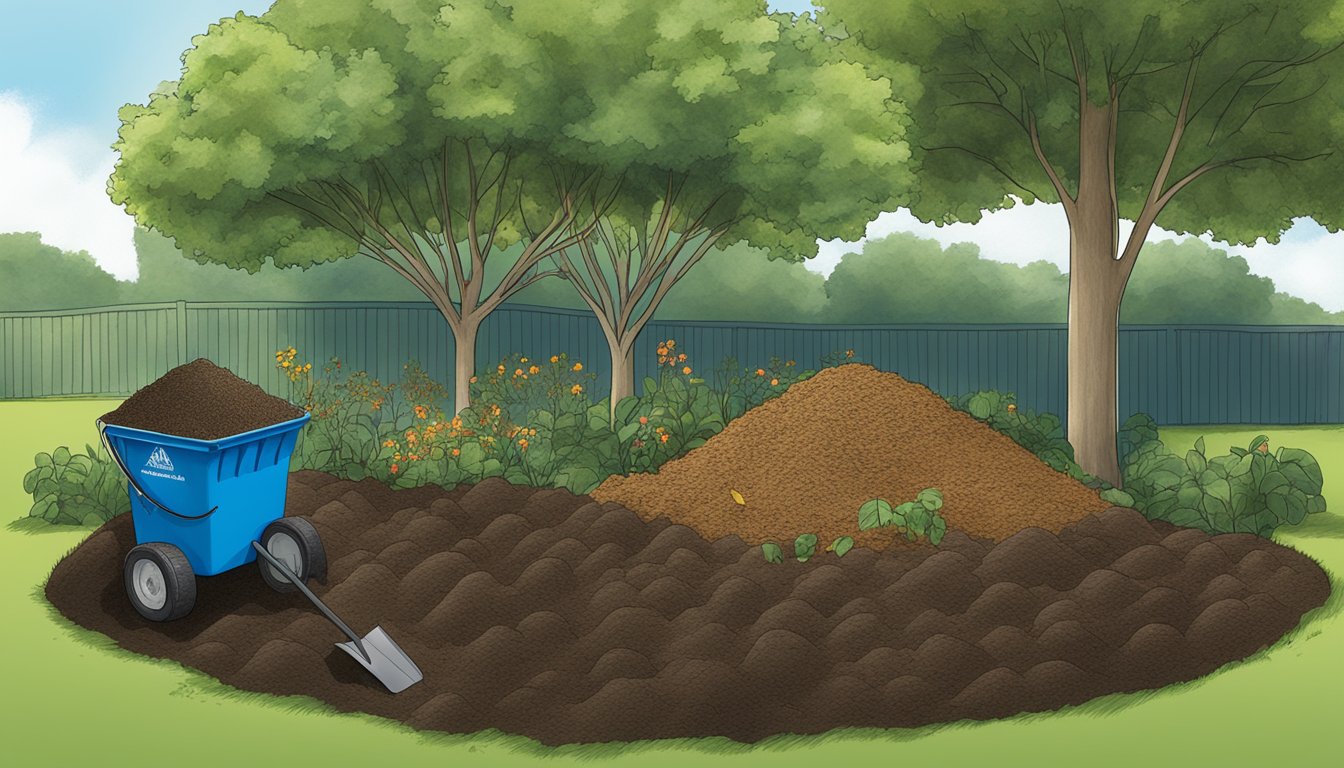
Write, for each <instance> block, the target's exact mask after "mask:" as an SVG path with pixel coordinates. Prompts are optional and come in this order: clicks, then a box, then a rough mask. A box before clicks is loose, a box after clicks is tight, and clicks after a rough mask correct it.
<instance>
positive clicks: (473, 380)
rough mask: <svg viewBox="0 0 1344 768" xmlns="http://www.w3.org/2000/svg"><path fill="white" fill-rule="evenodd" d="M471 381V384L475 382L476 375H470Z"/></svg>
mask: <svg viewBox="0 0 1344 768" xmlns="http://www.w3.org/2000/svg"><path fill="white" fill-rule="evenodd" d="M471 383H472V384H475V383H476V377H475V376H472V377H471Z"/></svg>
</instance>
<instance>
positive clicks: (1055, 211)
mask: <svg viewBox="0 0 1344 768" xmlns="http://www.w3.org/2000/svg"><path fill="white" fill-rule="evenodd" d="M1133 227H1134V225H1133V223H1132V222H1129V221H1123V220H1122V221H1121V222H1120V237H1121V242H1123V241H1124V239H1125V238H1128V237H1129V233H1130V231H1131V230H1132V229H1133ZM893 232H913V233H915V234H916V235H919V236H920V237H927V238H931V239H933V240H936V241H938V243H939V244H941V245H942V246H944V247H946V246H948V245H951V244H953V243H974V244H976V245H978V246H979V247H980V253H981V254H982V255H983V256H984V257H985V258H987V259H993V260H995V261H1003V262H1008V263H1012V264H1028V263H1030V262H1033V261H1042V260H1044V261H1048V262H1050V263H1052V264H1054V265H1055V266H1057V267H1059V269H1060V271H1062V272H1067V271H1068V269H1069V225H1068V221H1067V220H1066V219H1065V217H1064V210H1063V209H1062V208H1061V207H1060V206H1059V205H1047V204H1043V203H1037V204H1035V205H1018V206H1016V207H1014V208H1009V209H1007V210H1003V211H994V212H992V213H987V214H985V216H984V218H983V219H981V220H980V223H978V224H949V225H946V226H942V227H936V226H934V225H932V224H925V223H923V222H920V221H919V220H918V219H916V218H915V217H914V216H912V215H910V212H909V211H907V210H905V209H904V208H902V209H900V210H899V211H896V212H894V213H883V214H881V215H880V216H878V217H877V219H875V220H874V221H873V222H872V223H870V224H869V225H868V229H867V230H866V232H865V235H866V236H865V238H864V239H865V240H871V239H876V238H880V237H885V236H886V235H889V234H891V233H893ZM1187 237H1189V235H1177V234H1175V233H1172V232H1168V231H1167V230H1164V229H1160V228H1156V227H1154V228H1153V230H1152V231H1151V232H1149V233H1148V242H1156V241H1159V240H1176V241H1182V240H1185V239H1186V238H1187ZM1200 239H1201V240H1203V241H1204V242H1205V243H1208V244H1209V245H1211V246H1213V247H1215V248H1219V249H1222V250H1226V251H1227V252H1228V253H1229V254H1232V255H1235V256H1242V257H1244V258H1245V259H1246V262H1247V264H1248V265H1249V266H1250V269H1251V272H1252V273H1254V274H1256V275H1260V276H1262V277H1268V278H1269V279H1271V280H1273V281H1274V285H1275V286H1276V287H1277V290H1280V291H1283V292H1285V293H1290V294H1292V295H1294V296H1297V297H1300V298H1303V299H1306V300H1307V301H1314V302H1316V303H1317V304H1320V305H1321V306H1322V307H1324V308H1325V309H1327V310H1330V311H1332V312H1337V311H1340V310H1344V232H1340V233H1336V234H1330V233H1328V232H1326V231H1325V229H1324V228H1323V227H1321V226H1319V225H1318V224H1316V222H1314V221H1312V220H1311V219H1299V220H1298V221H1297V222H1295V223H1294V226H1293V228H1292V229H1290V230H1288V232H1287V233H1286V234H1285V235H1284V238H1283V241H1282V242H1280V243H1279V244H1278V245H1270V244H1268V243H1265V242H1264V241H1263V240H1262V241H1260V242H1259V243H1257V244H1256V245H1254V246H1229V245H1227V244H1226V243H1221V242H1216V241H1214V240H1213V238H1211V237H1210V236H1208V235H1203V236H1201V237H1200ZM862 242H863V241H862V240H861V241H859V242H856V243H846V242H842V241H839V240H831V241H829V242H820V243H819V253H818V254H817V257H816V258H815V259H811V260H810V261H808V262H807V266H808V268H809V269H812V270H814V271H817V272H820V273H822V274H826V275H829V274H830V273H831V270H833V269H835V265H836V264H839V263H840V258H841V257H842V256H843V255H844V254H846V253H850V252H854V251H857V250H859V248H860V247H861V245H862ZM1140 258H1142V257H1140Z"/></svg>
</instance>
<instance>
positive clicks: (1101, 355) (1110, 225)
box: [1068, 104, 1129, 486]
mask: <svg viewBox="0 0 1344 768" xmlns="http://www.w3.org/2000/svg"><path fill="white" fill-rule="evenodd" d="M1110 131H1111V127H1110V117H1109V114H1108V112H1107V110H1106V108H1105V107H1097V106H1094V105H1092V104H1085V105H1084V108H1083V110H1082V115H1081V119H1080V123H1079V164H1078V170H1079V174H1078V196H1077V200H1076V205H1075V206H1074V208H1073V210H1072V212H1071V214H1070V218H1069V393H1068V397H1069V403H1068V408H1069V412H1068V420H1069V435H1068V437H1069V442H1070V443H1071V444H1072V445H1073V450H1074V454H1075V457H1076V459H1077V461H1078V464H1079V465H1080V466H1081V467H1082V468H1083V471H1085V472H1087V473H1088V474H1091V475H1095V476H1096V477H1099V478H1101V479H1102V480H1105V481H1106V482H1108V483H1110V484H1112V485H1115V486H1119V485H1120V463H1119V459H1118V458H1117V456H1116V433H1117V427H1118V424H1117V418H1116V411H1117V397H1116V395H1117V390H1118V386H1117V381H1118V379H1117V371H1118V361H1117V334H1118V332H1119V321H1120V301H1121V299H1122V298H1123V297H1124V294H1125V283H1126V282H1127V278H1128V274H1129V273H1128V270H1127V269H1125V268H1124V265H1122V264H1121V263H1119V262H1118V261H1116V247H1117V240H1118V231H1117V227H1118V224H1119V219H1118V212H1117V211H1116V206H1115V202H1114V201H1115V198H1114V197H1113V195H1114V191H1115V187H1114V183H1115V182H1114V178H1113V166H1112V165H1111V162H1110V160H1111V156H1112V155H1111V153H1112V152H1114V147H1113V146H1111V143H1112V141H1113V138H1112V134H1111V132H1110Z"/></svg>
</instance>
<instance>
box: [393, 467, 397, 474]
mask: <svg viewBox="0 0 1344 768" xmlns="http://www.w3.org/2000/svg"><path fill="white" fill-rule="evenodd" d="M392 474H394V475H395V474H397V465H396V464H393V465H392Z"/></svg>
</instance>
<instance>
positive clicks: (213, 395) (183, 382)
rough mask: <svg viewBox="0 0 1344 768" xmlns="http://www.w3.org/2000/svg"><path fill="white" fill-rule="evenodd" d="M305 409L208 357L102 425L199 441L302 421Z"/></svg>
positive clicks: (170, 375) (172, 374) (163, 379)
mask: <svg viewBox="0 0 1344 768" xmlns="http://www.w3.org/2000/svg"><path fill="white" fill-rule="evenodd" d="M302 415H303V409H302V408H299V407H297V406H294V405H292V404H290V403H288V402H286V401H284V400H282V399H280V398H278V397H275V396H273V395H268V394H266V392H265V391H264V390H262V388H261V387H258V386H257V385H256V384H253V383H252V382H250V381H247V380H245V379H241V378H239V377H238V376H235V375H234V374H233V372H232V371H229V370H228V369H226V368H220V367H219V366H217V365H215V364H214V363H212V362H210V361H209V360H206V359H205V358H203V357H202V358H198V359H196V360H193V361H191V362H190V363H187V364H186V365H179V366H178V367H176V368H174V369H172V370H171V371H168V372H167V373H165V374H164V375H162V376H160V377H159V378H158V379H156V380H155V381H154V382H152V383H150V384H147V385H145V386H144V387H142V388H140V389H139V390H138V391H136V393H135V394H133V395H131V396H130V397H129V398H127V399H126V401H125V402H123V403H122V404H121V405H120V406H118V407H117V409H116V410H114V411H112V412H110V413H106V414H104V415H103V422H104V423H106V424H116V425H118V426H122V427H131V428H133V429H145V430H149V431H151V432H162V433H164V434H167V435H177V436H178V437H191V438H196V439H197V440H218V439H219V438H221V437H228V436H230V435H237V434H241V433H243V432H250V431H251V430H254V429H261V428H262V427H269V426H270V425H272V424H279V423H280V422H282V421H289V420H290V419H297V418H298V417H300V416H302Z"/></svg>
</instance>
